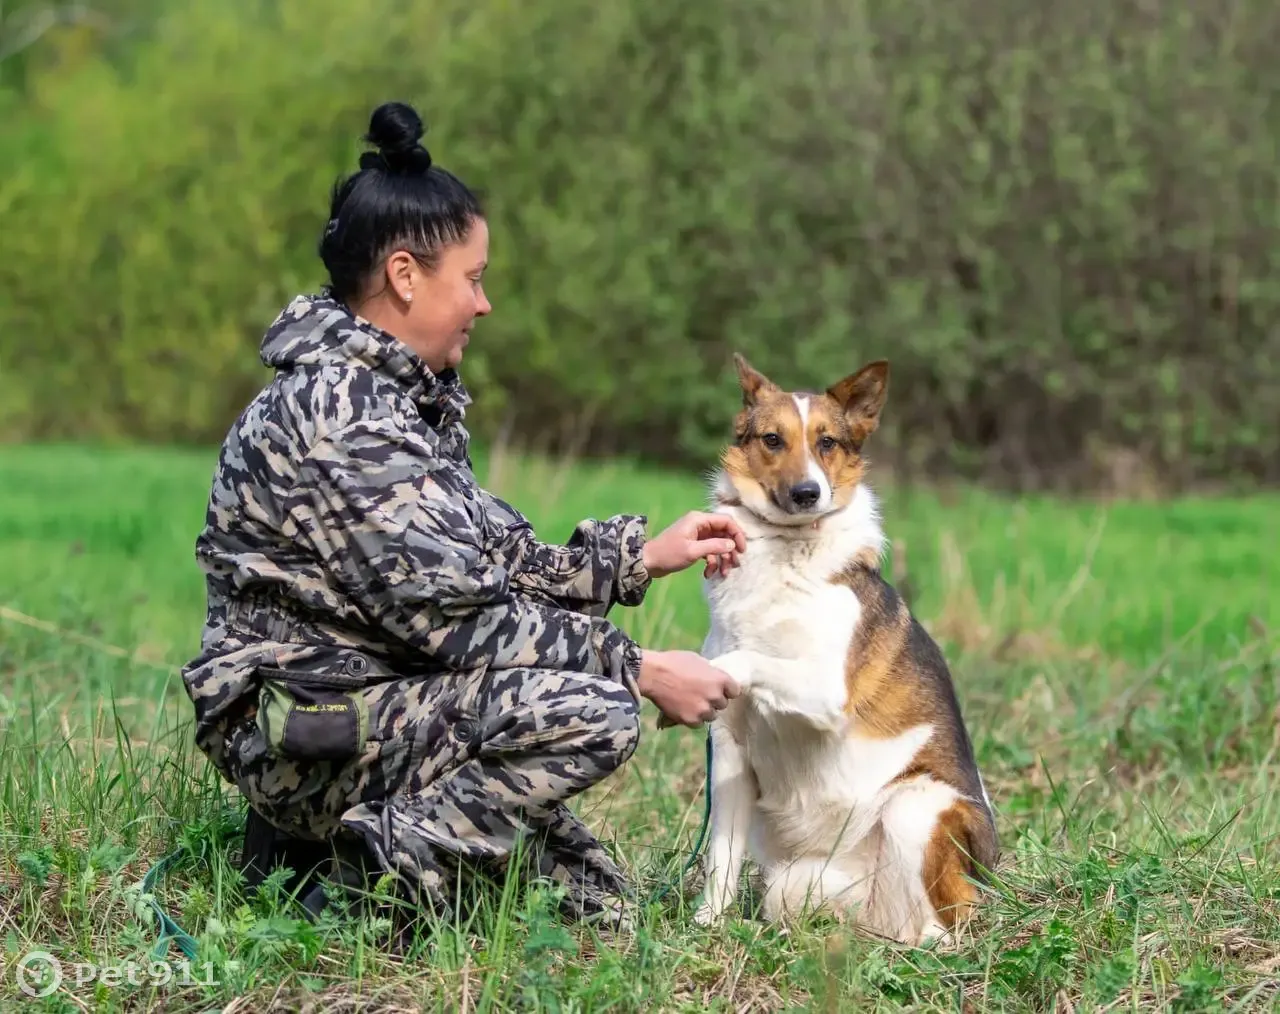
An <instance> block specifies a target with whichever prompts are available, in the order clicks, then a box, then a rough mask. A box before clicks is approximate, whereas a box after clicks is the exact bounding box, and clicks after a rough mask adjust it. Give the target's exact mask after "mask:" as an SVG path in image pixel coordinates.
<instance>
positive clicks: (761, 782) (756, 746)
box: [695, 473, 958, 944]
mask: <svg viewBox="0 0 1280 1014" xmlns="http://www.w3.org/2000/svg"><path fill="white" fill-rule="evenodd" d="M824 479H825V476H824ZM715 483H716V485H715V488H714V493H715V496H714V497H713V505H712V509H713V510H717V511H720V512H723V513H726V514H729V515H731V516H733V517H734V518H735V519H736V520H737V521H738V523H739V524H740V525H741V526H742V527H743V529H744V530H745V531H746V533H747V538H748V540H749V546H748V550H747V552H746V553H744V554H743V556H742V558H741V563H740V566H738V567H736V568H734V569H732V570H730V571H729V573H728V574H727V575H726V576H723V577H718V576H713V577H711V578H709V579H707V580H706V581H705V582H704V594H705V596H706V599H707V602H708V605H709V607H710V612H711V626H710V631H709V633H708V636H707V639H706V641H705V643H704V645H703V648H702V654H703V656H704V657H706V658H707V659H709V660H710V661H711V663H712V664H713V665H715V666H717V667H719V668H721V669H723V670H724V671H725V672H727V673H729V675H731V676H732V677H734V679H736V680H737V681H738V683H739V684H740V685H741V686H742V687H743V693H742V696H740V697H738V698H736V699H735V700H733V701H731V702H730V704H729V708H728V709H726V711H725V712H724V713H723V714H722V715H721V716H720V717H719V718H717V720H716V721H715V722H714V723H712V726H711V735H712V736H713V747H714V760H713V764H712V771H711V775H710V777H711V780H712V786H711V789H712V810H711V827H710V840H709V844H708V848H707V854H706V856H705V858H704V865H705V869H706V886H705V888H704V891H703V895H702V899H701V903H700V905H699V907H698V910H697V913H696V916H695V918H696V919H697V921H698V922H699V923H702V924H704V925H705V924H709V923H712V922H714V921H716V920H718V919H720V918H721V917H722V916H723V914H724V912H725V911H726V909H727V908H728V907H729V905H730V904H732V902H733V901H734V899H735V897H736V894H737V888H738V880H739V876H740V874H741V871H742V868H743V864H744V861H745V859H746V858H747V855H748V853H750V857H751V858H752V859H753V860H754V861H755V862H756V863H757V864H758V865H759V866H760V867H761V869H762V872H763V876H764V881H765V885H766V891H765V896H764V914H765V916H766V918H769V919H783V918H786V917H788V916H791V915H795V914H799V912H800V911H801V910H803V909H805V908H809V909H811V910H812V909H815V908H817V907H818V906H819V905H825V906H827V907H828V908H829V909H833V910H835V911H836V912H838V913H842V914H846V915H850V916H852V917H853V919H854V921H855V922H856V923H857V924H858V925H860V926H862V927H865V928H866V929H868V930H870V931H872V932H874V933H878V934H881V935H884V936H888V937H892V938H895V939H898V940H903V941H907V942H912V943H917V944H920V943H925V942H927V941H929V940H932V939H936V938H940V937H945V936H946V935H947V934H946V930H945V928H944V927H943V925H942V923H941V922H940V921H939V918H938V915H937V913H936V912H935V910H934V908H933V906H932V905H931V903H930V902H929V899H928V897H927V895H926V893H925V890H924V885H923V883H922V879H921V869H922V863H923V856H924V851H925V848H926V847H927V845H928V843H929V840H930V836H931V835H932V833H933V831H934V827H935V824H936V821H937V818H938V815H939V814H940V813H942V812H943V811H944V810H946V809H947V808H948V807H949V806H950V805H951V804H952V803H953V802H954V801H955V800H956V799H957V798H958V793H957V792H956V790H955V789H953V788H952V787H951V786H949V785H946V784H943V783H941V782H938V781H936V780H935V779H932V778H929V777H927V776H926V777H919V778H913V779H910V780H908V781H906V782H902V783H894V781H893V779H894V778H895V777H896V776H897V775H899V774H900V773H901V772H902V771H903V770H904V769H905V768H906V767H907V765H908V764H910V762H911V760H912V758H913V757H914V756H915V755H916V753H917V752H918V751H919V750H920V749H921V747H923V746H924V744H925V743H926V742H928V740H929V738H930V736H931V734H932V726H931V725H930V724H929V723H922V724H918V725H916V726H914V727H912V728H908V729H906V730H905V731H903V732H901V733H900V734H899V735H897V736H896V737H893V738H888V739H886V738H883V737H872V736H865V735H860V733H859V729H858V726H857V722H856V720H854V719H851V718H850V717H849V716H848V714H847V713H846V710H845V704H846V701H847V691H846V679H845V667H846V661H847V658H848V656H849V647H850V644H851V642H852V639H853V636H854V632H855V630H856V629H857V627H858V623H859V620H860V618H861V611H862V610H861V606H860V604H859V602H858V600H857V598H856V596H855V595H854V593H853V592H852V590H850V589H849V588H848V587H847V586H845V585H841V584H836V583H832V581H831V578H832V577H833V575H835V574H836V573H838V572H839V571H840V570H842V569H843V568H844V567H846V566H847V565H848V564H849V563H850V562H851V561H852V560H853V559H854V558H855V556H856V555H858V554H859V553H862V554H864V555H865V554H866V553H868V552H870V553H873V554H875V556H876V557H877V558H878V557H879V555H880V554H881V553H882V551H883V548H884V544H885V536H884V533H883V531H882V529H881V527H880V520H879V512H878V507H877V502H876V499H875V496H874V494H873V492H872V491H871V489H870V488H869V487H868V486H866V485H865V484H861V485H859V486H858V487H857V489H856V491H855V493H854V495H853V498H852V500H851V501H850V503H849V504H848V506H847V507H845V508H843V509H842V510H839V511H836V512H834V513H829V514H827V515H826V516H825V517H824V519H823V520H822V521H821V522H820V524H819V525H818V526H817V527H816V528H815V527H814V525H813V518H812V517H809V518H808V519H797V518H796V517H795V516H793V515H786V514H783V513H782V512H780V511H778V510H777V509H776V508H775V507H774V506H773V505H772V504H770V503H768V502H767V501H766V500H764V498H762V497H760V498H758V499H760V501H761V502H759V503H755V502H746V503H744V504H742V505H739V504H736V503H727V502H726V501H733V500H735V499H736V497H737V496H738V491H737V490H735V489H734V488H733V487H732V485H731V484H730V483H729V480H728V478H727V477H726V476H725V475H724V474H723V473H717V476H716V479H715ZM829 490H830V486H829V485H827V484H825V483H824V485H823V491H824V494H825V495H826V496H830V493H829ZM798 520H803V521H805V522H806V523H804V524H800V523H797V522H798ZM731 727H736V728H738V729H739V730H740V737H735V736H734V735H733V734H732V732H731Z"/></svg>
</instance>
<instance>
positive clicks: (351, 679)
mask: <svg viewBox="0 0 1280 1014" xmlns="http://www.w3.org/2000/svg"><path fill="white" fill-rule="evenodd" d="M258 675H259V677H260V679H261V681H262V689H261V690H260V691H259V696H258V716H257V721H258V728H259V729H260V730H261V731H262V735H263V737H264V738H265V739H266V741H267V744H268V745H269V747H270V749H271V751H272V753H274V754H275V755H276V756H279V757H287V758H290V759H292V760H309V761H319V760H348V759H350V758H352V757H356V756H358V755H360V754H361V753H363V752H364V748H365V744H366V743H367V742H368V739H369V705H368V701H367V700H366V698H365V695H364V693H363V692H362V691H363V690H364V688H365V687H367V686H369V685H370V684H371V683H376V682H380V681H381V680H385V679H389V678H394V676H393V674H391V673H385V672H382V671H380V670H378V669H377V668H376V667H375V666H374V664H373V663H371V661H370V660H369V658H368V656H366V655H363V654H361V653H359V652H351V651H323V652H319V653H317V655H316V656H315V657H311V658H305V659H297V660H294V661H291V662H288V663H286V664H284V665H281V666H259V667H258Z"/></svg>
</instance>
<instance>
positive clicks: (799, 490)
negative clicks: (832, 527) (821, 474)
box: [791, 479, 822, 507]
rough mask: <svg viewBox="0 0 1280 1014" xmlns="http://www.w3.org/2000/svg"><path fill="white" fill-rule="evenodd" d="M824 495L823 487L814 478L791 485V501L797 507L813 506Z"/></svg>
mask: <svg viewBox="0 0 1280 1014" xmlns="http://www.w3.org/2000/svg"><path fill="white" fill-rule="evenodd" d="M820 496H822V489H821V487H819V486H818V484H817V483H816V482H815V481H814V480H813V479H805V481H804V482H797V483H796V484H795V485H794V486H792V487H791V502H792V503H793V504H795V505H796V506H797V507H812V506H813V505H814V504H816V503H817V502H818V497H820Z"/></svg>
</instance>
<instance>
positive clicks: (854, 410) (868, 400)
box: [827, 359, 889, 447]
mask: <svg viewBox="0 0 1280 1014" xmlns="http://www.w3.org/2000/svg"><path fill="white" fill-rule="evenodd" d="M888 392H889V363H888V362H887V361H886V360H884V359H880V360H877V361H876V362H874V363H868V364H867V365H866V366H864V367H863V368H862V369H860V370H859V371H858V372H857V373H853V374H850V375H849V376H847V377H845V378H844V380H842V381H840V382H839V383H838V384H833V385H832V386H831V387H829V388H827V394H829V395H831V397H833V398H835V400H836V401H838V402H839V403H840V407H841V408H843V409H844V415H845V418H846V419H848V420H849V425H850V427H852V429H853V439H854V442H855V443H856V444H857V445H858V446H859V447H861V446H862V442H863V441H864V440H866V439H867V437H869V436H871V434H872V433H874V432H875V431H876V427H877V426H879V425H880V410H881V409H882V408H884V400H885V396H886V395H887V394H888Z"/></svg>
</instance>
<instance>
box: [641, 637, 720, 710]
mask: <svg viewBox="0 0 1280 1014" xmlns="http://www.w3.org/2000/svg"><path fill="white" fill-rule="evenodd" d="M637 683H638V685H639V687H640V693H641V694H642V695H643V696H645V697H647V698H648V699H649V700H651V701H653V703H654V704H655V705H657V708H658V710H659V711H661V712H662V714H663V715H664V716H665V717H666V718H667V719H668V723H669V724H673V725H687V726H690V727H693V728H696V727H697V726H699V725H702V724H703V723H704V722H710V721H711V720H712V719H714V718H715V717H716V713H717V712H719V711H722V710H724V709H725V708H727V707H728V706H729V701H730V700H732V699H733V698H735V697H737V696H738V695H739V694H740V693H741V692H742V690H741V688H740V687H739V686H738V684H737V682H736V681H735V680H734V679H733V677H732V676H730V675H729V674H728V673H726V672H723V671H722V670H720V669H717V668H716V667H715V666H713V665H712V664H711V663H710V662H708V661H707V660H706V659H705V658H703V657H702V656H701V655H699V654H698V653H697V652H696V651H645V652H643V653H642V654H641V657H640V677H639V679H638V680H637ZM668 723H661V722H660V723H659V725H662V724H668Z"/></svg>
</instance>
